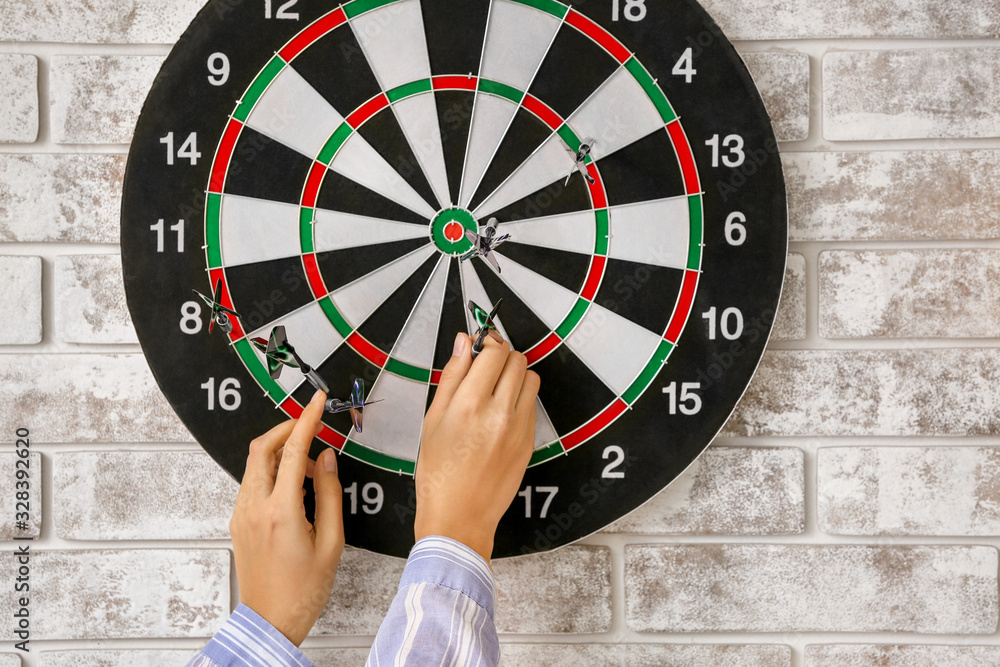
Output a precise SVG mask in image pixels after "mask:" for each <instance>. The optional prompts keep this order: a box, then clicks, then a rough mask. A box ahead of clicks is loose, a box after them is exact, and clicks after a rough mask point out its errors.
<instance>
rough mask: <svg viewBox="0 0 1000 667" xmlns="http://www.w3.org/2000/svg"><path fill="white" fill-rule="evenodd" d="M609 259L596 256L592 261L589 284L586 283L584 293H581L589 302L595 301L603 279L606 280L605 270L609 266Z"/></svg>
mask: <svg viewBox="0 0 1000 667" xmlns="http://www.w3.org/2000/svg"><path fill="white" fill-rule="evenodd" d="M607 263H608V258H607V257H601V256H600V255H594V257H593V259H591V260H590V273H588V274H587V282H586V283H584V286H583V292H581V293H580V296H582V297H583V298H584V299H586V300H587V301H593V300H594V297H595V296H597V289H598V288H599V287H600V286H601V279H603V278H604V268H605V266H607Z"/></svg>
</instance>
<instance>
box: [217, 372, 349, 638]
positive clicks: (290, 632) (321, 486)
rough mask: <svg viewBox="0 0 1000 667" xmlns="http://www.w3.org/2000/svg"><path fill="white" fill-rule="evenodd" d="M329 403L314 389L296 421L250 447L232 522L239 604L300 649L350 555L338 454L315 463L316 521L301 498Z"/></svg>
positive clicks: (328, 453)
mask: <svg viewBox="0 0 1000 667" xmlns="http://www.w3.org/2000/svg"><path fill="white" fill-rule="evenodd" d="M325 400H326V396H325V395H324V394H323V392H319V391H318V392H316V395H315V396H313V398H312V401H310V403H309V405H307V406H306V408H305V410H304V411H303V413H302V416H301V417H300V418H299V419H298V420H294V419H292V420H289V421H286V422H285V423H283V424H279V425H278V426H275V427H274V428H273V429H271V430H270V431H268V432H267V433H265V434H264V435H262V436H260V437H259V438H257V439H256V440H254V441H253V442H251V443H250V455H249V456H248V457H247V467H246V472H245V473H244V474H243V484H242V485H240V491H239V494H238V495H237V496H236V507H235V509H234V510H233V518H232V519H231V520H230V521H229V532H230V534H231V535H232V538H233V553H234V556H235V559H236V577H237V579H238V580H239V584H240V600H241V602H243V604H245V605H247V606H248V607H250V608H251V609H253V610H254V611H255V612H257V613H258V614H260V616H261V617H263V618H264V619H266V620H267V621H268V622H269V623H270V624H271V625H273V626H274V627H275V628H277V629H278V631H279V632H281V634H283V635H285V637H287V638H288V639H289V640H290V641H291V642H292V643H293V644H295V645H296V646H298V645H299V644H301V643H302V640H303V639H305V638H306V635H307V634H309V630H311V629H312V626H313V625H314V624H315V623H316V619H317V618H319V615H320V612H322V611H323V609H324V607H326V603H327V600H329V598H330V592H331V591H332V590H333V580H334V577H335V576H336V574H337V566H338V565H339V564H340V556H341V554H342V553H343V551H344V516H343V512H342V502H343V495H342V489H341V487H340V480H339V479H338V477H337V457H336V455H335V454H334V452H333V451H331V450H326V451H324V452H323V453H322V454H321V455H320V456H319V457H318V460H317V461H316V464H315V466H313V471H312V473H313V475H312V476H313V485H314V487H315V489H316V517H315V519H316V521H315V524H310V523H309V521H307V520H306V514H305V505H304V504H303V501H302V497H303V495H304V493H305V490H304V489H303V488H302V482H303V478H304V477H305V475H306V468H307V466H308V463H310V461H309V445H310V444H311V443H312V439H313V437H314V436H315V435H316V434H317V433H319V430H320V424H319V420H320V417H322V415H323V402H324V401H325ZM282 448H284V449H283V450H282ZM276 469H277V472H275V471H276Z"/></svg>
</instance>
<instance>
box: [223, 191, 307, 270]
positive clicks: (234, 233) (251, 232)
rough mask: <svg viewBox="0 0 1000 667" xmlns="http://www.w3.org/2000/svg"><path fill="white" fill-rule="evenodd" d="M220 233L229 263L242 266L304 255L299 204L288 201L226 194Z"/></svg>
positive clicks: (227, 263)
mask: <svg viewBox="0 0 1000 667" xmlns="http://www.w3.org/2000/svg"><path fill="white" fill-rule="evenodd" d="M221 220H222V224H221V225H220V227H221V229H220V235H221V243H222V260H223V262H224V263H225V265H226V266H241V265H244V264H255V263H257V262H267V261H270V260H274V259H284V258H286V257H295V256H298V255H301V254H302V244H301V243H300V242H299V240H298V229H299V207H298V206H295V205H294V204H286V203H284V202H277V201H269V200H266V199H255V198H253V197H241V196H239V195H224V196H223V198H222V210H221Z"/></svg>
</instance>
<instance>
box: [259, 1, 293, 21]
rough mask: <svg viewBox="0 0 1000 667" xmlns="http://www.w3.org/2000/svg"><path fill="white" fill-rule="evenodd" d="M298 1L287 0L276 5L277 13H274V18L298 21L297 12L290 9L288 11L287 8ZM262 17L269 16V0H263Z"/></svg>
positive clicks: (267, 17)
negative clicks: (278, 5)
mask: <svg viewBox="0 0 1000 667" xmlns="http://www.w3.org/2000/svg"><path fill="white" fill-rule="evenodd" d="M298 2H299V0H288V2H286V3H285V4H283V5H281V6H280V7H278V13H277V14H275V15H274V18H276V19H292V20H293V21H298V20H299V13H298V12H290V11H288V10H289V9H291V8H292V7H294V6H295V5H296V4H298ZM264 18H266V19H269V18H271V0H264Z"/></svg>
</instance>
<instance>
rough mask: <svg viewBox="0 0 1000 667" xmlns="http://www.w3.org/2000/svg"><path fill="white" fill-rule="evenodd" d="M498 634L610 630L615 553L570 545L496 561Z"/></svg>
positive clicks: (494, 564)
mask: <svg viewBox="0 0 1000 667" xmlns="http://www.w3.org/2000/svg"><path fill="white" fill-rule="evenodd" d="M492 565H493V572H494V573H495V574H496V582H497V609H496V624H497V630H498V631H499V632H518V633H531V634H548V633H584V632H607V631H609V630H610V629H611V552H610V550H609V549H607V548H605V547H583V546H580V547H566V548H563V549H559V550H557V551H552V552H549V553H544V554H538V555H532V556H523V557H519V558H505V559H501V560H496V561H493V563H492Z"/></svg>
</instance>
